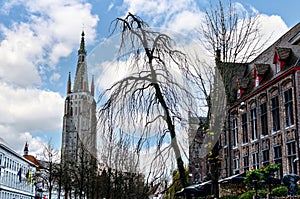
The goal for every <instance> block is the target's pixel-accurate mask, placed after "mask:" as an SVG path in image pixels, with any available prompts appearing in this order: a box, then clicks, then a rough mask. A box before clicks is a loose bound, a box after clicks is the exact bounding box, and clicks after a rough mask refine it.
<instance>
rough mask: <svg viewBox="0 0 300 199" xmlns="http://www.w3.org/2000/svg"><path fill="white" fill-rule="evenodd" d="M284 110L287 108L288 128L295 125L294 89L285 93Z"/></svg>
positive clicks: (286, 120)
mask: <svg viewBox="0 0 300 199" xmlns="http://www.w3.org/2000/svg"><path fill="white" fill-rule="evenodd" d="M284 108H285V124H286V126H287V127H288V126H292V125H293V124H294V116H293V96H292V89H291V88H290V89H288V90H287V91H285V92H284Z"/></svg>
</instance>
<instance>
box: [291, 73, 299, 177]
mask: <svg viewBox="0 0 300 199" xmlns="http://www.w3.org/2000/svg"><path fill="white" fill-rule="evenodd" d="M296 72H297V70H296V71H293V86H294V101H295V103H294V108H295V117H294V120H295V123H296V133H295V138H296V144H297V153H298V154H297V157H299V155H300V152H299V151H300V150H299V133H298V130H299V127H298V109H297V107H298V106H297V104H298V100H297V96H298V92H296V91H297V89H296V74H297V73H296ZM297 161H298V169H297V174H298V173H299V169H300V161H299V160H297Z"/></svg>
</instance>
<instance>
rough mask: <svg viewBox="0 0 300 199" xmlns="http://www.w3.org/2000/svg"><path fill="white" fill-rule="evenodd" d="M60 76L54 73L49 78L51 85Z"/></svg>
mask: <svg viewBox="0 0 300 199" xmlns="http://www.w3.org/2000/svg"><path fill="white" fill-rule="evenodd" d="M60 77H61V75H60V74H59V73H54V74H52V75H51V77H50V81H51V83H56V82H57V81H58V80H59V79H60Z"/></svg>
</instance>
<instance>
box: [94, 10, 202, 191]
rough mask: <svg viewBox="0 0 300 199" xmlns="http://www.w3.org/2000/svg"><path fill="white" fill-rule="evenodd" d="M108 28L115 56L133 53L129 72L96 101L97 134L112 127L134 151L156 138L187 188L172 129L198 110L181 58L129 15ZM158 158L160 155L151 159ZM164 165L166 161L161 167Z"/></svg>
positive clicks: (159, 35)
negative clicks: (116, 43)
mask: <svg viewBox="0 0 300 199" xmlns="http://www.w3.org/2000/svg"><path fill="white" fill-rule="evenodd" d="M113 25H114V26H113V32H116V31H118V30H120V32H121V44H120V53H124V52H125V53H126V52H132V53H131V60H130V61H129V62H128V64H129V65H130V69H131V70H132V71H133V72H132V73H131V74H130V75H129V76H126V77H124V78H123V79H121V80H120V81H118V82H116V83H114V84H113V85H112V86H111V87H110V88H108V89H107V90H105V91H104V92H103V93H102V94H101V95H100V97H99V101H100V102H101V101H102V102H103V104H102V106H101V107H100V112H99V115H100V116H99V123H100V125H99V127H100V128H101V129H102V132H107V131H106V130H107V129H109V128H110V127H111V128H114V129H121V130H122V131H124V132H127V133H128V134H130V135H132V136H133V137H135V140H136V142H135V144H136V145H135V147H136V150H137V151H140V150H141V149H142V148H143V147H146V146H148V147H149V146H150V145H151V143H150V138H151V137H152V138H153V137H155V138H156V145H157V151H160V150H161V151H163V150H170V149H172V150H173V152H174V154H175V159H176V163H177V167H178V171H179V173H180V180H181V184H182V186H183V187H186V186H187V180H186V174H185V169H184V163H183V159H182V156H181V152H180V146H179V145H178V141H177V133H176V127H177V125H178V126H179V125H180V124H181V122H182V119H183V118H186V117H187V112H188V111H191V107H192V105H193V106H194V109H193V110H195V109H196V107H197V105H196V101H194V100H195V96H194V95H193V93H192V90H193V89H191V88H190V87H189V83H190V76H189V72H188V70H189V67H188V62H187V60H186V55H185V54H183V53H182V52H180V51H178V50H176V49H173V46H174V41H173V40H172V39H171V38H170V37H169V36H168V35H166V34H163V33H160V32H157V31H154V30H151V29H150V28H149V26H148V25H147V24H146V23H145V22H144V21H143V20H142V19H140V18H139V17H138V16H135V15H133V14H131V13H128V15H127V16H126V17H125V18H117V19H116V20H115V21H114V22H113ZM174 71H177V72H176V73H175V72H174ZM178 74H181V76H179V75H178ZM185 114H186V115H185ZM137 136H138V139H137ZM166 137H169V140H171V141H170V145H169V147H167V148H163V144H164V143H165V142H166V139H167V138H166ZM159 156H160V157H161V153H158V154H157V156H156V157H159ZM164 158H168V157H164ZM165 162H166V159H164V161H160V163H161V164H163V163H165Z"/></svg>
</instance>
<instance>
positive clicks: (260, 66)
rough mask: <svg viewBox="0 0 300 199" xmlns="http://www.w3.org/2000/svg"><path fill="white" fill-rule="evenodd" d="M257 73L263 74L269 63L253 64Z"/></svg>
mask: <svg viewBox="0 0 300 199" xmlns="http://www.w3.org/2000/svg"><path fill="white" fill-rule="evenodd" d="M255 68H256V71H257V75H260V76H264V75H265V73H266V72H267V71H268V70H269V68H270V65H269V64H255Z"/></svg>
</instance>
